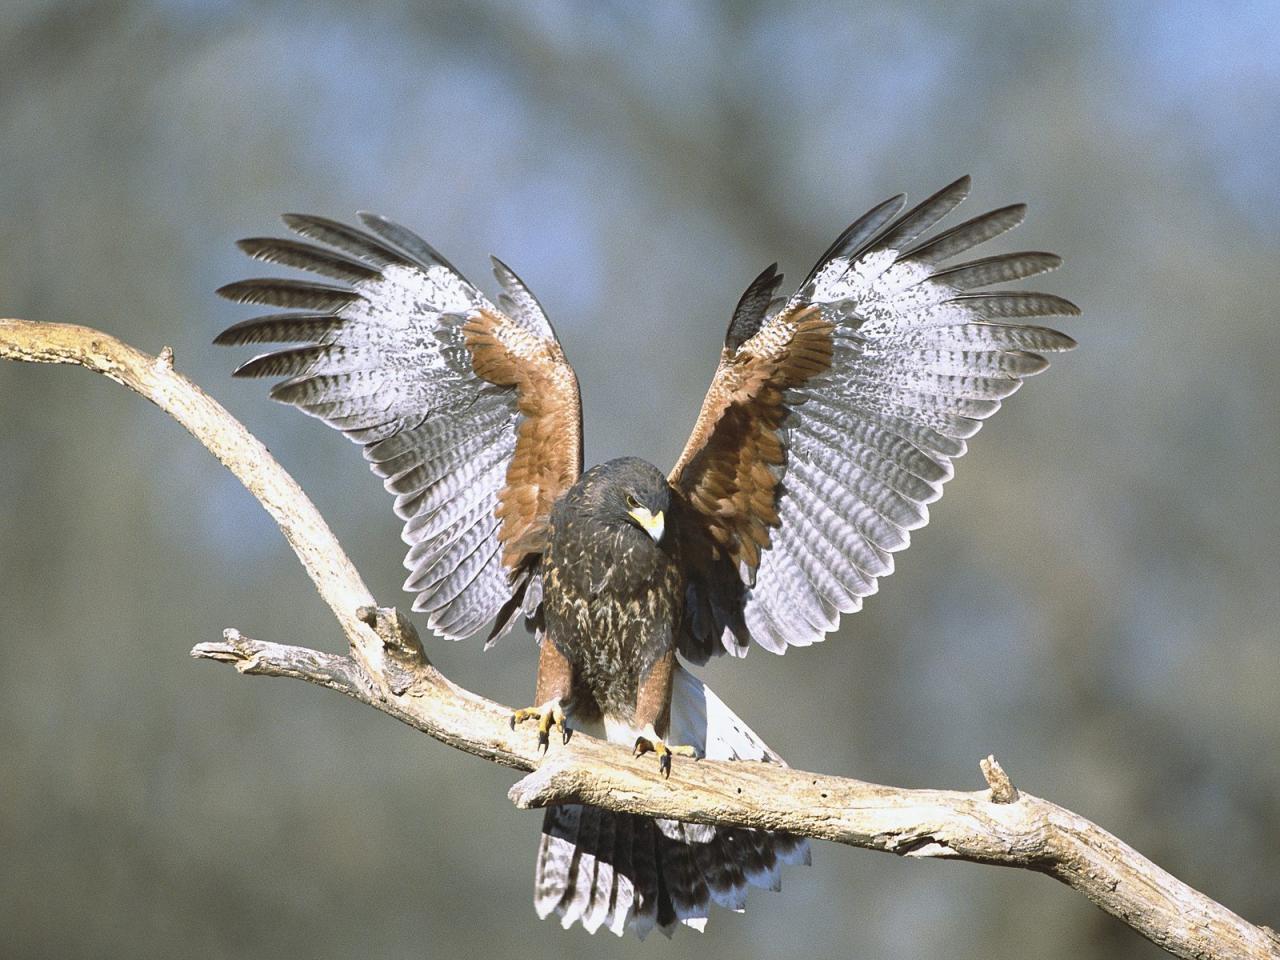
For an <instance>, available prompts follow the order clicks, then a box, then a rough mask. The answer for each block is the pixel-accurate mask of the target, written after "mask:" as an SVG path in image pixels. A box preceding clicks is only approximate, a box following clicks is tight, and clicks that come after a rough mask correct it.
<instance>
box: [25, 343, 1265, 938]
mask: <svg viewBox="0 0 1280 960" xmlns="http://www.w3.org/2000/svg"><path fill="white" fill-rule="evenodd" d="M0 357H5V358H8V359H12V360H24V361H29V362H35V363H74V364H79V365H81V366H84V367H87V368H88V369H90V370H94V371H96V372H98V373H101V374H104V375H105V376H107V377H110V378H111V379H112V380H115V381H116V382H118V383H122V384H124V385H125V386H127V387H129V388H130V389H132V390H134V391H135V392H137V393H139V394H141V395H142V396H144V397H146V398H147V399H148V400H151V401H152V402H153V403H155V404H156V405H157V406H159V407H160V408H161V409H163V410H164V411H165V412H166V413H168V414H169V415H170V416H172V417H173V418H174V419H176V420H177V421H178V422H179V423H181V424H182V425H183V426H184V427H186V428H187V430H188V431H190V432H191V434H192V435H193V436H194V437H195V438H196V439H197V440H199V441H200V442H201V443H202V444H204V446H205V447H207V448H208V449H209V450H210V451H211V452H212V453H213V454H214V456H216V457H217V458H218V459H219V460H220V461H222V463H223V464H224V465H225V466H226V467H227V468H228V469H230V470H231V471H232V473H234V474H235V475H236V477H237V478H239V479H240V481H241V482H242V483H243V484H244V485H245V487H246V488H247V489H248V490H249V491H250V492H251V493H252V494H253V495H254V496H255V497H256V498H257V499H258V500H259V501H260V502H261V503H262V505H263V507H265V508H266V510H267V512H268V513H270V514H271V516H272V517H273V518H274V519H275V520H276V522H277V523H278V524H279V525H280V528H281V530H282V531H283V532H284V535H285V538H286V539H287V540H288V542H289V544H290V546H292V547H293V549H294V552H295V553H296V554H297V556H298V559H299V561H300V562H301V563H302V565H303V566H304V567H305V568H306V571H307V573H308V574H309V575H310V576H311V579H312V580H313V581H314V582H315V585H316V588H317V590H319V591H320V595H321V596H322V597H323V598H324V600H325V601H326V602H327V603H328V604H329V607H330V608H331V609H332V610H333V612H334V615H335V616H336V617H337V620H338V623H339V625H340V626H341V628H342V630H343V632H344V633H345V634H346V637H347V643H348V648H349V652H348V654H346V655H339V654H329V653H322V652H320V651H317V650H310V649H307V648H304V647H292V646H283V645H280V644H275V643H266V642H262V641H258V640H251V639H249V638H247V637H243V636H241V635H240V634H239V633H238V632H237V631H235V630H227V631H226V632H225V634H224V636H223V639H222V640H220V641H215V642H211V643H201V644H198V645H197V646H196V647H195V648H194V649H193V650H192V651H191V655H192V656H193V657H197V658H201V659H209V660H220V661H223V662H227V663H231V664H233V665H234V666H235V668H236V669H237V670H239V671H240V672H241V673H246V674H254V675H260V676H275V677H295V678H298V679H302V680H307V681H309V682H311V683H315V684H319V685H320V686H325V687H329V688H330V689H333V690H338V691H339V692H341V693H345V694H346V695H347V696H349V697H352V698H354V699H356V700H359V701H361V702H362V703H367V704H369V705H370V706H372V707H374V708H375V709H378V710H381V711H382V712H383V713H387V714H390V715H391V716H393V717H395V718H396V719H397V720H400V721H401V722H403V723H407V724H409V725H410V726H412V727H415V728H416V729H418V730H421V731H423V732H424V733H427V734H429V735H430V736H432V737H434V738H436V739H437V740H440V741H442V742H444V743H447V744H449V745H450V746H453V747H457V748H458V749H460V750H464V751H466V752H467V753H472V754H475V755H476V756H480V757H484V758H485V759H488V760H493V761H495V762H497V763H502V764H506V765H507V766H511V767H515V768H516V769H519V770H525V771H531V772H530V773H529V774H528V775H527V776H526V777H524V778H523V779H522V780H520V781H519V782H517V783H516V784H515V786H513V787H512V788H511V791H510V796H511V799H512V800H513V802H514V803H515V804H516V805H517V806H520V807H538V806H545V805H548V804H553V803H563V802H567V801H576V802H584V803H592V804H596V805H598V806H601V807H607V808H609V809H612V810H619V811H625V812H629V813H637V814H647V815H651V816H661V817H671V818H675V819H680V820H690V821H697V822H701V823H717V824H724V825H736V826H746V827H758V828H764V829H770V830H787V831H790V832H792V833H796V834H802V835H804V836H808V837H814V838H817V839H821V840H832V841H835V842H837V843H845V844H848V845H850V846H855V847H865V848H868V849H873V850H885V851H889V852H891V853H897V854H899V855H902V856H909V857H938V858H941V857H945V858H951V859H958V860H971V861H974V862H977V863H990V864H999V865H1002V866H1011V867H1022V868H1025V869H1030V870H1035V871H1038V872H1042V873H1047V874H1049V875H1050V876H1052V877H1055V878H1056V879H1058V880H1061V881H1062V882H1063V883H1065V884H1067V885H1068V886H1070V887H1072V888H1074V889H1076V890H1078V891H1079V892H1080V893H1082V894H1083V895H1084V896H1085V897H1087V898H1088V899H1089V900H1091V901H1092V902H1093V903H1095V904H1097V905H1098V906H1099V907H1100V908H1102V909H1103V910H1105V911H1106V912H1107V913H1110V914H1111V915H1112V916H1115V917H1117V918H1119V919H1120V920H1121V921H1123V922H1124V923H1126V924H1128V925H1129V926H1130V927H1132V928H1133V929H1134V930H1136V931H1137V932H1139V933H1141V934H1142V935H1143V936H1145V937H1147V938H1148V939H1149V940H1151V941H1152V942H1153V943H1155V944H1157V945H1158V946H1160V947H1162V948H1163V949H1165V950H1167V951H1168V952H1169V953H1171V954H1173V955H1175V956H1178V957H1185V958H1205V960H1243V958H1251V960H1264V958H1265V960H1280V938H1278V937H1277V935H1276V933H1275V932H1274V931H1272V930H1271V929H1270V928H1268V927H1263V926H1257V925H1255V924H1251V923H1249V922H1248V921H1246V920H1244V919H1242V918H1241V917H1239V916H1237V915H1236V914H1234V913H1232V912H1231V911H1230V910H1228V909H1227V908H1226V907H1224V906H1222V905H1221V904H1219V903H1217V902H1215V901H1213V900H1210V899H1209V898H1208V897H1206V896H1204V895H1203V894H1201V893H1199V892H1197V891H1196V890H1193V889H1192V888H1191V887H1189V886H1187V885H1186V884H1185V883H1183V882H1182V881H1180V880H1178V879H1177V878H1176V877H1174V876H1172V875H1171V874H1169V873H1167V872H1166V871H1164V870H1161V869H1160V868H1159V867H1158V866H1156V865H1155V864H1154V863H1152V862H1151V861H1150V860H1148V859H1146V858H1145V857H1143V856H1142V855H1141V854H1140V853H1138V852H1137V851H1136V850H1134V849H1133V848H1132V847H1130V846H1128V845H1127V844H1125V843H1123V842H1121V841H1120V840H1119V839H1117V838H1116V837H1114V836H1112V835H1111V834H1109V833H1107V832H1106V831H1105V830H1103V829H1101V828H1100V827H1098V826H1097V825H1095V824H1093V823H1091V822H1090V821H1088V820H1086V819H1084V818H1083V817H1080V816H1078V815H1076V814H1074V813H1072V812H1070V811H1069V810H1064V809H1063V808H1062V807H1059V806H1057V805H1056V804H1053V803H1050V802H1049V801H1047V800H1042V799H1040V798H1038V797H1034V796H1031V795H1030V794H1027V793H1023V792H1020V791H1019V790H1017V789H1016V788H1015V787H1014V785H1013V782H1012V781H1011V780H1010V778H1009V777H1008V775H1007V774H1005V772H1004V770H1002V769H1001V767H1000V765H999V764H998V763H997V762H996V761H995V759H994V758H992V757H988V758H986V759H985V760H983V761H982V764H981V767H982V772H983V775H984V776H985V778H986V780H987V784H988V788H987V789H984V790H979V791H974V792H967V793H966V792H958V791H951V790H904V789H899V788H896V787H886V786H880V785H878V784H872V783H864V782H862V781H858V780H850V779H845V778H841V777H828V776H822V775H818V774H810V773H803V772H801V771H797V770H790V769H786V768H783V767H778V766H773V765H766V764H745V763H722V762H712V761H705V760H703V761H698V762H686V763H683V764H680V765H679V766H678V767H677V771H676V773H675V774H674V775H673V776H672V778H671V780H669V781H668V780H663V779H662V778H661V777H660V776H659V775H658V773H657V767H656V765H655V764H653V763H652V762H645V761H644V760H639V759H635V758H633V757H631V755H630V754H629V753H628V752H627V751H626V750H624V749H623V748H621V747H618V746H615V745H611V744H608V743H604V742H602V741H599V740H594V739H592V738H590V737H586V736H581V735H578V736H575V737H573V738H572V740H571V741H570V743H569V744H568V745H566V746H563V747H561V746H559V745H557V746H556V747H555V748H553V749H552V751H551V752H550V754H549V755H548V756H546V757H543V756H540V755H539V753H538V752H537V749H536V745H535V738H533V737H531V736H529V735H528V734H527V732H524V731H514V732H513V731H512V730H511V729H510V727H509V725H508V719H509V717H510V716H511V710H510V708H508V707H504V706H502V705H500V704H497V703H494V702H493V701H490V700H487V699H485V698H484V697H481V696H479V695H477V694H474V693H472V692H470V691H468V690H464V689H462V688H461V687H458V686H457V685H455V684H453V683H452V682H450V681H449V680H448V678H446V677H445V676H443V675H442V674H441V673H440V672H439V671H438V670H436V669H435V668H434V667H433V666H432V665H431V664H430V662H429V661H428V659H427V657H426V655H425V653H424V652H423V649H422V645H421V643H420V642H419V640H418V636H417V634H416V633H415V631H414V629H413V627H412V625H411V624H410V623H409V622H408V621H407V620H405V619H403V618H402V617H401V616H400V615H399V613H398V612H397V611H395V610H394V609H390V608H379V607H377V606H376V605H375V604H374V601H373V598H372V596H371V595H370V594H369V591H368V589H367V588H366V587H365V585H364V583H363V582H362V581H361V579H360V576H359V574H358V573H357V572H356V570H355V567H354V566H352V564H351V562H350V561H349V560H348V559H347V557H346V555H345V553H344V552H343V551H342V549H341V547H340V546H339V545H338V542H337V540H336V539H335V538H334V536H333V534H332V533H331V532H330V531H329V528H328V526H327V525H326V524H325V522H324V520H323V518H321V517H320V515H319V513H318V512H317V511H316V509H315V507H314V506H312V504H311V502H310V501H309V500H308V499H307V497H306V496H305V494H303V492H302V490H301V489H300V488H299V487H298V485H297V484H296V483H295V482H294V481H293V480H292V478H290V477H289V475H288V474H286V473H285V472H284V470H283V469H281V467H280V466H279V465H278V464H277V463H276V462H275V460H274V459H272V457H271V455H270V454H269V453H268V452H267V450H266V448H265V447H264V446H263V445H262V444H261V443H260V442H259V441H258V440H256V439H255V438H254V437H253V436H252V435H251V434H250V433H249V432H248V431H247V430H245V428H244V427H243V426H241V424H240V423H238V422H237V421H236V420H235V419H234V418H233V417H231V415H230V414H228V413H227V412H226V410H224V409H223V408H222V407H221V406H220V405H218V404H217V403H216V402H215V401H214V400H212V399H211V398H210V397H208V396H207V395H206V394H205V393H204V392H203V391H202V390H200V389H199V387H197V386H196V385H195V384H193V383H192V382H191V381H189V380H187V379H186V378H185V377H183V376H182V375H181V374H179V373H177V372H176V371H175V370H174V369H173V356H172V351H170V350H168V348H166V349H165V350H162V351H161V353H160V355H159V356H158V357H154V356H150V355H148V354H146V353H142V352H141V351H138V350H135V349H134V348H132V347H130V346H128V345H126V344H124V343H121V342H120V341H118V340H116V339H114V338H113V337H110V336H108V335H106V334H103V333H100V332H98V331H96V330H91V329H89V328H86V327H76V326H67V325H62V324H47V323H32V322H29V321H24V320H0Z"/></svg>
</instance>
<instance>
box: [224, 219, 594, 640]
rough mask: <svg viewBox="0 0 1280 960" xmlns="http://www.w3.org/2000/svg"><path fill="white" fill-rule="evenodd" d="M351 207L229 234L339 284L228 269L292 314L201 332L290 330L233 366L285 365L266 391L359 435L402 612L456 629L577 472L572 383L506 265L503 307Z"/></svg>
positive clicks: (264, 370) (457, 632)
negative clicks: (398, 557)
mask: <svg viewBox="0 0 1280 960" xmlns="http://www.w3.org/2000/svg"><path fill="white" fill-rule="evenodd" d="M360 220H361V223H362V224H363V229H362V228H360V227H353V226H349V225H347V224H344V223H340V222H338V221H336V220H329V219H326V218H323V217H315V216H310V215H304V214H287V215H286V216H285V217H284V221H285V224H286V225H287V226H288V227H289V229H290V230H292V231H293V232H294V233H295V234H297V235H298V236H300V237H302V238H304V240H302V241H300V240H294V239H280V238H267V237H254V238H250V239H248V240H244V241H241V243H240V247H241V249H242V250H244V251H245V252H246V253H248V254H249V255H250V256H252V257H254V258H256V259H259V260H263V261H266V262H268V263H274V264H279V265H282V266H287V267H293V268H297V269H300V270H306V271H309V272H311V273H313V274H319V275H320V276H323V277H327V278H329V279H330V280H335V281H338V285H335V284H331V283H317V282H313V281H310V280H300V279H289V278H266V279H252V280H244V281H240V282H237V283H232V284H228V285H227V286H225V287H223V288H222V289H221V290H219V293H220V294H221V295H222V296H224V297H227V298H228V299H231V300H235V301H237V302H240V303H254V304H268V305H271V306H276V307H284V308H287V309H289V310H292V311H297V312H286V313H275V314H268V315H266V316H262V317H255V318H252V319H250V320H246V321H242V322H241V323H238V324H235V325H234V326H232V327H229V328H228V329H227V330H225V331H223V332H222V333H221V334H219V336H218V338H217V340H216V341H215V342H217V343H223V344H246V343H249V344H252V343H273V342H274V343H294V344H302V345H301V346H295V347H289V348H286V349H282V350H275V351H273V352H270V353H266V354H263V355H261V356H258V357H254V358H253V359H251V360H249V361H247V362H246V363H244V364H242V365H241V366H240V367H239V368H238V369H237V370H236V375H237V376H242V377H280V378H284V379H282V380H280V382H278V383H276V384H275V385H274V386H273V387H272V389H271V396H272V397H273V398H275V399H277V400H281V401H283V402H285V403H290V404H293V405H295V406H297V407H298V408H299V409H301V410H302V411H303V412H305V413H308V414H311V415H312V416H316V417H319V418H321V419H322V420H324V421H325V422H326V423H328V424H329V425H330V426H332V427H334V428H336V429H339V430H341V431H343V433H345V434H346V435H347V436H348V437H350V438H351V439H352V440H354V441H355V442H357V443H360V444H361V445H362V446H363V448H364V455H365V459H366V460H368V461H369V465H370V468H371V469H372V470H373V472H374V473H375V474H376V475H378V476H379V477H381V478H382V480H383V485H384V486H385V487H386V489H387V491H388V492H389V493H391V494H393V495H394V496H395V510H396V514H397V515H398V516H399V517H400V518H401V519H402V520H404V522H405V523H404V530H403V533H402V536H403V539H404V540H405V542H406V543H407V544H408V545H409V550H408V553H407V555H406V557H405V566H406V568H407V569H408V570H409V576H408V579H407V580H406V582H405V589H407V590H409V591H410V592H412V593H414V594H415V595H416V597H415V601H414V609H417V610H425V611H427V612H428V613H429V617H428V624H429V625H430V626H431V627H432V629H434V630H436V631H437V632H438V633H440V634H442V635H444V636H450V637H461V636H466V635H469V634H471V633H474V632H475V631H476V630H478V629H479V628H480V627H481V626H483V624H484V623H485V622H487V621H489V620H491V619H492V618H493V617H494V616H495V615H496V614H497V613H498V612H499V610H500V609H501V608H502V607H503V606H504V605H505V604H507V603H508V602H510V601H512V600H513V599H517V600H518V599H519V598H521V597H522V595H523V591H524V590H525V589H526V587H527V586H528V584H529V583H531V582H532V581H533V580H535V579H536V576H537V563H538V560H539V558H540V552H541V550H542V547H543V543H542V541H541V539H540V536H539V535H540V534H541V533H542V532H543V531H544V530H545V523H546V519H547V516H548V514H549V512H550V505H551V503H552V502H553V501H554V500H555V499H556V497H558V496H559V494H560V493H561V492H563V491H564V490H565V489H567V488H568V487H569V486H570V485H572V483H573V482H574V480H576V478H577V476H578V474H579V473H580V472H581V469H582V439H581V438H582V422H581V405H580V400H579V396H578V386H577V380H576V378H575V377H574V374H573V370H572V368H571V367H570V366H569V363H568V361H567V360H566V359H565V356H564V352H563V351H562V350H561V348H560V345H559V343H558V342H557V341H556V339H555V334H554V332H553V331H552V330H551V325H550V323H548V322H547V320H546V316H545V314H544V313H543V312H542V308H541V307H540V306H539V305H538V304H537V301H536V300H535V299H534V298H533V295H532V294H530V293H529V292H528V290H527V288H525V286H524V284H523V283H521V282H520V280H519V278H517V277H516V276H515V274H514V273H512V272H511V271H510V270H509V269H508V268H506V267H500V269H498V268H496V269H497V275H498V280H499V282H500V284H501V285H502V288H503V291H504V292H503V294H502V296H501V297H500V298H499V299H500V302H501V303H503V304H504V305H506V308H507V312H504V310H503V309H500V308H499V307H497V306H495V305H494V304H493V303H492V302H490V301H489V300H488V299H487V298H486V297H485V296H484V294H482V293H481V292H480V291H478V290H477V289H476V288H475V287H473V286H472V285H471V284H470V283H469V282H467V280H466V279H465V278H464V277H462V275H461V274H459V273H458V272H457V271H456V270H455V269H454V268H453V267H452V266H451V265H450V264H449V262H448V261H447V260H445V259H444V258H443V257H442V256H440V254H439V253H438V252H437V251H436V250H435V249H434V248H433V247H431V246H430V244H428V243H427V242H426V241H425V240H423V239H422V238H421V237H418V236H417V235H416V234H414V233H412V232H411V231H409V230H407V229H405V228H404V227H401V226H400V225H398V224H396V223H393V222H391V221H390V220H387V219H385V218H383V217H379V216H376V215H374V214H360ZM304 241H310V242H304ZM527 612H528V613H529V614H530V615H534V614H536V605H535V607H534V608H532V609H530V610H528V611H527ZM505 622H506V623H507V624H510V623H511V622H514V621H513V619H512V618H508V619H507V620H506V621H505Z"/></svg>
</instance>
